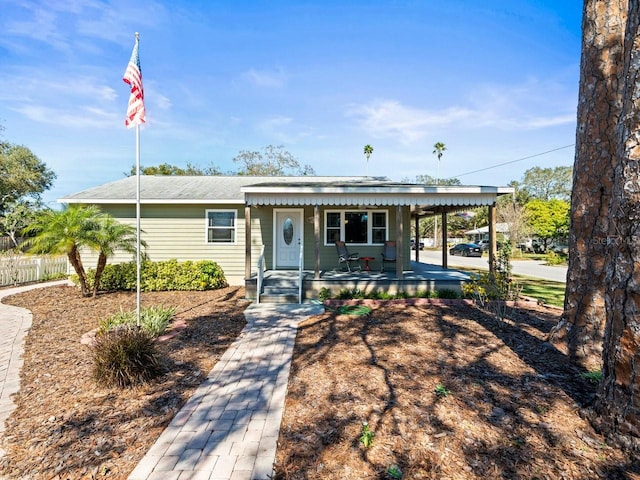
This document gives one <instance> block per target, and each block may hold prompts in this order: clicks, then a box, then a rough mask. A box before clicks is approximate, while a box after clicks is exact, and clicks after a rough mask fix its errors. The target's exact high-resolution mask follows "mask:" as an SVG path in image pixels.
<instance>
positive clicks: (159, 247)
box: [83, 205, 410, 285]
mask: <svg viewBox="0 0 640 480" xmlns="http://www.w3.org/2000/svg"><path fill="white" fill-rule="evenodd" d="M99 207H100V208H101V209H102V210H103V211H104V212H106V213H109V214H111V215H113V216H114V217H115V218H117V219H118V220H119V221H121V222H123V223H128V224H130V225H135V214H136V213H135V207H134V206H122V205H99ZM277 208H278V209H283V207H277ZM296 208H298V209H299V208H300V207H296ZM344 208H345V209H350V208H355V207H344ZM217 209H219V210H235V211H236V212H237V214H236V215H237V216H236V221H237V224H236V243H235V244H209V243H207V242H206V225H207V223H206V213H205V212H206V211H207V210H217ZM326 209H329V210H336V207H327V208H326ZM372 209H375V210H384V209H382V208H372ZM303 210H304V213H303V218H304V246H305V251H304V268H305V269H306V270H313V269H314V267H315V258H314V255H315V239H314V228H313V221H312V219H313V207H304V209H303ZM387 210H388V212H389V214H388V222H389V223H388V229H389V231H388V236H389V239H390V240H394V239H395V236H396V227H395V225H396V208H395V207H392V208H388V209H387ZM244 212H245V210H244V205H143V206H142V208H141V221H140V224H141V228H142V230H143V233H142V239H143V240H144V241H145V242H146V243H147V248H146V250H145V253H146V255H147V256H148V258H149V259H150V260H154V261H160V260H169V259H172V258H176V259H178V260H181V261H185V260H213V261H215V262H217V263H218V264H219V265H220V267H221V268H222V269H223V271H224V272H225V275H226V277H227V280H228V281H229V283H230V284H232V285H241V284H243V281H244V270H245V261H244V256H245V247H244V243H245V218H244ZM324 212H325V208H324V207H322V208H320V268H321V270H333V269H335V268H337V267H338V260H337V259H338V255H337V252H336V248H335V246H334V245H325V244H324ZM273 216H274V207H269V206H261V207H259V208H252V209H251V271H252V272H255V271H256V265H257V262H258V257H259V255H260V249H261V247H262V245H264V246H265V265H266V268H267V269H273V261H274V259H273ZM403 219H404V225H405V227H404V236H405V243H404V248H403V253H404V264H405V268H408V267H409V261H410V249H409V232H410V212H409V209H408V208H405V209H403ZM349 250H350V251H351V252H352V253H356V252H357V253H358V254H359V255H360V256H370V257H374V258H375V260H373V261H372V262H370V265H371V268H372V269H374V270H376V269H379V268H380V266H381V263H380V258H381V256H380V254H381V253H382V246H380V245H370V246H369V245H367V246H352V247H349ZM96 260H97V256H96V255H95V254H93V253H92V252H83V261H84V262H85V264H86V266H87V267H95V263H96ZM131 260H132V256H131V255H130V254H124V253H121V252H120V253H118V254H116V255H115V256H114V257H113V258H111V259H110V263H119V262H126V261H131Z"/></svg>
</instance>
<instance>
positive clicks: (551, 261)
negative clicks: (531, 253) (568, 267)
mask: <svg viewBox="0 0 640 480" xmlns="http://www.w3.org/2000/svg"><path fill="white" fill-rule="evenodd" d="M544 261H545V263H546V264H547V265H562V264H564V263H567V260H566V258H565V257H563V256H562V255H559V254H557V253H556V252H548V253H547V254H546V255H545V256H544Z"/></svg>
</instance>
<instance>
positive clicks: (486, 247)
mask: <svg viewBox="0 0 640 480" xmlns="http://www.w3.org/2000/svg"><path fill="white" fill-rule="evenodd" d="M476 245H478V246H479V247H480V248H481V249H482V251H483V252H486V251H487V250H489V240H480V241H478V243H477V244H476Z"/></svg>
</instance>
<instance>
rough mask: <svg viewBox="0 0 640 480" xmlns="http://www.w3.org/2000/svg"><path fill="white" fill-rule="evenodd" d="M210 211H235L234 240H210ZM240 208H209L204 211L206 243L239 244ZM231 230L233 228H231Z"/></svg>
mask: <svg viewBox="0 0 640 480" xmlns="http://www.w3.org/2000/svg"><path fill="white" fill-rule="evenodd" d="M209 212H231V213H233V242H210V241H209V229H210V228H211V227H210V226H209ZM238 217H239V216H238V210H234V209H232V208H207V209H205V211H204V222H205V229H204V243H205V245H216V246H218V245H237V244H238ZM229 230H231V228H229Z"/></svg>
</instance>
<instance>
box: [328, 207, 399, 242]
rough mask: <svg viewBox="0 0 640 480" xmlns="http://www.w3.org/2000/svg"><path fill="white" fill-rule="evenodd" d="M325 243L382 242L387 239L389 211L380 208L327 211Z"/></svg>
mask: <svg viewBox="0 0 640 480" xmlns="http://www.w3.org/2000/svg"><path fill="white" fill-rule="evenodd" d="M324 225H325V237H324V238H325V245H332V244H333V243H334V242H335V241H336V240H342V241H343V242H346V243H352V244H360V245H367V244H382V243H384V241H385V240H387V212H386V211H380V210H356V211H326V212H325V224H324Z"/></svg>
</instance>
